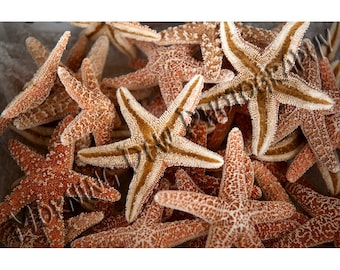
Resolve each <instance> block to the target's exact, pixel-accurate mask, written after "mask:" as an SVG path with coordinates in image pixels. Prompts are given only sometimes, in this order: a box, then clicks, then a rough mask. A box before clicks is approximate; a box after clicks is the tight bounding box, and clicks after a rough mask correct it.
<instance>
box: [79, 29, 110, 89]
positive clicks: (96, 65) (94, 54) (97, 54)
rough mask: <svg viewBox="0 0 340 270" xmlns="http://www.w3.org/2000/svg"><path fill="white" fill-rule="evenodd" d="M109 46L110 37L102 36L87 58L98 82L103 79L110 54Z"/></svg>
mask: <svg viewBox="0 0 340 270" xmlns="http://www.w3.org/2000/svg"><path fill="white" fill-rule="evenodd" d="M109 46H110V43H109V39H108V37H107V36H100V37H99V38H98V39H97V40H96V42H95V43H94V44H93V45H92V47H91V50H90V52H89V53H88V54H87V57H86V58H88V59H89V60H90V62H91V66H92V68H91V69H92V70H93V72H94V74H95V77H96V79H97V80H98V81H100V80H101V78H102V73H103V70H104V66H105V61H106V58H107V54H108V52H109ZM83 61H84V60H83ZM85 73H86V72H85ZM82 74H84V73H82ZM83 81H86V80H84V79H83ZM98 89H99V85H98Z"/></svg>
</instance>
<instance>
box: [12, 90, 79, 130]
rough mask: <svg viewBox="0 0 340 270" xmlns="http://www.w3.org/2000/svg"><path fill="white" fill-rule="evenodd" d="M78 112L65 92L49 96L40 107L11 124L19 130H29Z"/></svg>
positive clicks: (22, 115)
mask: <svg viewBox="0 0 340 270" xmlns="http://www.w3.org/2000/svg"><path fill="white" fill-rule="evenodd" d="M78 112H79V106H78V104H77V103H76V102H75V101H74V100H73V99H72V98H70V96H69V95H68V93H67V92H66V91H64V90H63V91H58V92H55V93H53V94H51V95H50V96H49V97H47V99H46V100H45V101H44V103H42V104H41V105H40V106H38V107H36V108H33V109H31V110H29V111H27V112H26V113H22V114H20V115H19V116H18V117H17V118H15V119H14V121H13V124H14V125H15V127H16V128H18V129H20V130H24V129H29V128H32V127H36V126H40V125H43V124H47V123H51V122H53V121H56V120H60V119H63V118H64V117H65V116H67V115H68V114H71V115H75V114H77V113H78Z"/></svg>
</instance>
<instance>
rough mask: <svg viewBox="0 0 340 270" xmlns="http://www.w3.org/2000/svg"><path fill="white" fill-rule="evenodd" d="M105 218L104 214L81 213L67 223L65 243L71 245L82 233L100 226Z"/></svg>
mask: <svg viewBox="0 0 340 270" xmlns="http://www.w3.org/2000/svg"><path fill="white" fill-rule="evenodd" d="M103 218H104V214H103V213H102V212H90V213H81V214H79V215H78V216H75V217H71V218H69V219H68V220H67V221H66V222H65V232H66V233H65V243H70V242H71V241H72V240H73V239H75V238H76V237H77V236H78V235H80V234H81V233H82V232H84V231H86V230H87V229H88V228H90V227H92V226H94V225H96V224H98V223H99V222H101V221H102V220H103Z"/></svg>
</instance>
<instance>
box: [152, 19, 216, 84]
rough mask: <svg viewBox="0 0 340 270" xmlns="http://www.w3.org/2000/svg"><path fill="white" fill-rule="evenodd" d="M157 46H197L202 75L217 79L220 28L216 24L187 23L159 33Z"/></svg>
mask: <svg viewBox="0 0 340 270" xmlns="http://www.w3.org/2000/svg"><path fill="white" fill-rule="evenodd" d="M159 34H160V35H161V39H160V40H159V41H157V42H156V44H158V45H173V44H199V45H200V47H201V53H202V57H203V62H204V72H203V75H204V76H206V78H207V79H209V80H214V79H217V78H218V76H219V75H220V72H221V67H222V57H223V52H222V47H221V40H220V37H219V36H220V26H219V23H217V22H189V23H185V24H183V25H179V26H175V27H169V28H167V29H165V30H163V31H160V32H159Z"/></svg>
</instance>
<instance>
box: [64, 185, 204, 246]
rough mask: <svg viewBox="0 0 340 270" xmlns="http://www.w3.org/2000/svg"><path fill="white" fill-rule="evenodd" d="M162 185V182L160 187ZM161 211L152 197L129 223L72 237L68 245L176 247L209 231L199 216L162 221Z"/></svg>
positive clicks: (161, 186) (161, 187) (162, 186)
mask: <svg viewBox="0 0 340 270" xmlns="http://www.w3.org/2000/svg"><path fill="white" fill-rule="evenodd" d="M167 185H168V183H167ZM164 187H165V184H164V181H162V182H161V183H160V187H159V189H164ZM162 213H163V207H162V206H160V205H159V204H157V203H156V202H155V201H154V200H153V199H152V201H151V202H149V203H148V204H147V206H146V207H145V209H144V211H143V212H142V213H141V215H140V216H139V217H138V218H137V219H136V221H134V222H133V223H132V224H130V225H128V226H126V227H120V228H115V229H112V230H109V231H104V232H100V233H96V234H91V235H89V236H85V237H82V238H80V239H77V240H75V241H74V242H73V243H72V245H71V246H72V247H82V248H84V247H87V248H93V247H103V248H108V247H130V248H147V247H149V248H157V247H161V248H166V247H173V246H177V245H179V244H182V243H184V242H186V241H188V240H190V239H193V238H197V237H200V236H202V235H205V234H207V232H208V229H209V224H208V223H206V222H204V221H203V220H200V219H194V220H188V219H187V220H180V221H173V222H165V223H162V222H161V220H162Z"/></svg>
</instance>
